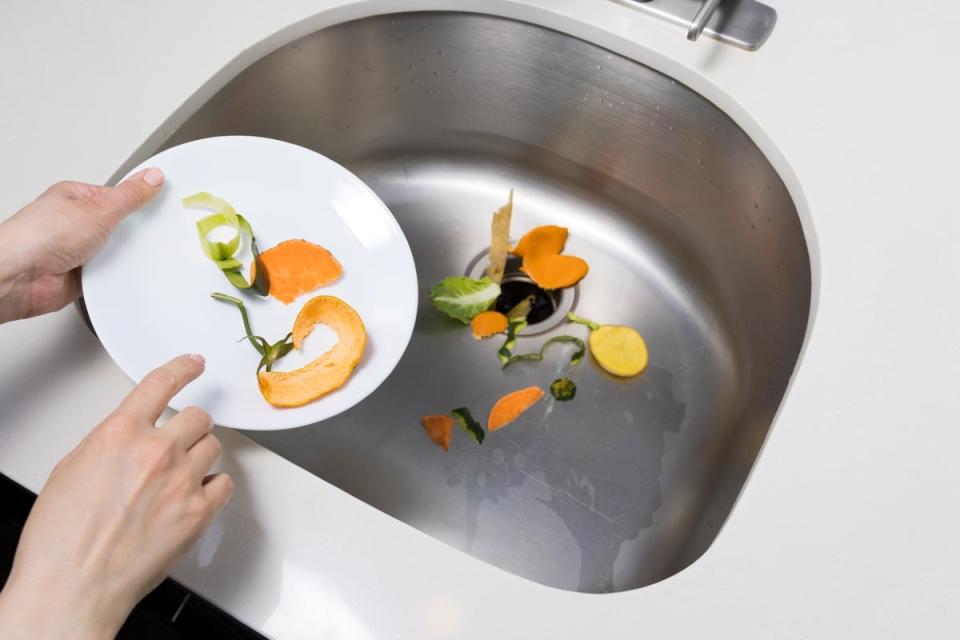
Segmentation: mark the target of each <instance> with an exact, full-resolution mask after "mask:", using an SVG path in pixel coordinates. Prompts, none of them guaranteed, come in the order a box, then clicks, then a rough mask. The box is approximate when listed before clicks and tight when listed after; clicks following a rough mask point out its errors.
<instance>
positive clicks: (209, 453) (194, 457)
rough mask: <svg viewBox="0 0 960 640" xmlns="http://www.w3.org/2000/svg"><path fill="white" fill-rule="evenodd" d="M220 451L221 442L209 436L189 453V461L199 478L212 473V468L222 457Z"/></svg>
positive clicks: (201, 439)
mask: <svg viewBox="0 0 960 640" xmlns="http://www.w3.org/2000/svg"><path fill="white" fill-rule="evenodd" d="M220 449H221V447H220V441H219V440H217V437H216V436H214V435H212V434H207V435H205V436H204V437H202V438H200V440H198V441H197V443H196V444H195V445H193V447H191V448H190V450H189V451H187V461H188V462H189V464H190V466H191V467H192V468H193V470H194V471H195V472H196V474H197V477H198V478H203V477H204V476H206V475H207V474H208V473H210V469H211V467H213V465H214V464H216V462H217V459H218V458H219V457H220Z"/></svg>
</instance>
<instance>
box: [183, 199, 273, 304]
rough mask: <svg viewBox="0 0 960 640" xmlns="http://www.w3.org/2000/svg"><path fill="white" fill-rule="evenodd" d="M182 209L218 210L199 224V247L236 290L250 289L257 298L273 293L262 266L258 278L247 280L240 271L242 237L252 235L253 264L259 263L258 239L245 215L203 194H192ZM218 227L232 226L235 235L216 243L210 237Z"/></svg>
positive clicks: (231, 206) (219, 200)
mask: <svg viewBox="0 0 960 640" xmlns="http://www.w3.org/2000/svg"><path fill="white" fill-rule="evenodd" d="M182 202H183V206H184V207H186V208H188V209H207V210H210V211H215V212H216V213H213V214H211V215H209V216H207V217H205V218H201V219H200V220H198V221H197V235H198V236H199V237H200V246H201V247H202V248H203V252H204V253H205V254H206V256H207V257H208V258H210V259H211V260H213V262H214V263H215V264H216V265H217V267H219V268H220V270H221V271H222V272H223V275H224V276H225V277H226V278H227V280H228V281H229V282H230V284H232V285H233V286H235V287H236V288H237V289H244V290H250V291H253V292H254V293H256V294H257V295H261V296H265V295H267V293H268V292H269V291H270V277H269V275H268V274H269V271H268V270H267V269H266V268H265V267H263V266H262V265H261V268H259V269H257V270H256V271H257V275H256V277H251V278H250V280H249V281H247V280H246V279H245V278H244V277H243V273H242V271H241V269H242V268H243V263H241V262H240V260H238V259H237V258H236V254H237V252H238V251H239V250H240V239H241V235H242V234H244V233H245V234H247V235H248V236H250V251H251V252H252V253H253V264H254V265H256V264H258V263H259V262H260V251H259V249H258V248H257V239H256V237H254V235H253V227H251V226H250V223H249V222H248V221H247V219H246V218H244V217H243V216H242V215H240V214H239V213H237V210H236V209H234V208H233V205H231V204H230V203H229V202H227V201H226V200H224V199H223V198H218V197H217V196H215V195H213V194H212V193H207V192H206V191H201V192H199V193H195V194H193V195H189V196H187V197H186V198H184V199H183V200H182ZM218 227H233V229H234V236H233V237H232V238H231V239H230V240H228V241H226V242H215V241H212V240H210V239H209V238H208V237H207V236H208V235H209V234H210V232H211V231H213V230H214V229H216V228H218Z"/></svg>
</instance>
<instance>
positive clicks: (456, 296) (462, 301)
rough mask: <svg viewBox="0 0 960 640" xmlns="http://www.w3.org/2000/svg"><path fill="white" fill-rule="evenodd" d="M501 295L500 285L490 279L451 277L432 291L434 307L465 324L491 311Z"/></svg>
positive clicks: (442, 281) (431, 297)
mask: <svg viewBox="0 0 960 640" xmlns="http://www.w3.org/2000/svg"><path fill="white" fill-rule="evenodd" d="M499 295H500V285H498V284H497V283H496V282H494V281H493V280H491V279H490V278H483V279H481V280H474V279H473V278H468V277H467V276H450V277H449V278H444V279H443V280H441V281H440V283H439V284H437V285H435V286H434V287H433V288H432V289H430V300H431V301H432V302H433V306H435V307H436V308H437V309H439V310H440V311H442V312H444V313H445V314H447V315H448V316H450V317H451V318H455V319H456V320H459V321H460V322H462V323H464V324H470V321H471V320H473V317H474V316H475V315H477V314H478V313H480V312H481V311H486V310H487V309H489V308H490V305H492V304H493V302H494V300H496V299H497V296H499Z"/></svg>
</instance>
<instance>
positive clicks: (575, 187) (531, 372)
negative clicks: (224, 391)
mask: <svg viewBox="0 0 960 640" xmlns="http://www.w3.org/2000/svg"><path fill="white" fill-rule="evenodd" d="M224 134H251V135H260V136H270V137H274V138H279V139H282V140H288V141H290V142H294V143H297V144H300V145H304V146H307V147H310V148H313V149H316V150H317V151H320V152H321V153H324V154H326V155H328V156H330V157H332V158H334V159H336V160H338V161H339V162H341V163H343V164H345V165H346V166H347V167H349V168H351V169H352V170H353V171H355V172H356V173H358V174H359V175H360V176H361V177H362V178H363V179H364V180H366V181H367V182H368V183H369V184H370V185H371V186H372V187H373V188H374V189H375V190H376V192H377V193H378V194H379V195H380V197H382V198H383V200H384V201H385V202H386V203H387V205H388V206H389V207H390V209H391V210H392V211H393V213H394V214H395V215H396V217H397V219H398V220H399V221H400V224H401V226H402V227H403V230H404V232H405V233H406V234H407V237H408V239H409V241H410V245H411V247H412V248H413V253H414V256H415V258H416V264H417V270H418V275H419V280H420V292H421V302H420V310H419V314H418V317H417V326H416V331H415V334H414V337H413V341H412V342H411V344H410V347H409V349H408V350H407V352H406V355H405V356H404V358H403V360H402V361H401V363H400V364H399V366H398V367H397V369H396V371H395V372H394V374H393V375H392V376H391V377H390V378H389V379H388V380H387V382H386V383H385V384H384V385H383V386H382V387H381V388H380V389H379V390H378V391H377V392H376V393H375V394H374V395H372V396H371V397H370V398H368V399H367V400H366V401H365V402H363V403H362V404H361V405H359V406H357V407H356V408H354V409H352V410H350V411H348V412H347V413H345V414H343V415H341V416H339V417H338V418H335V419H333V420H330V421H328V422H325V423H323V424H318V425H314V426H311V427H306V428H302V429H295V430H290V431H282V432H272V433H269V432H267V433H250V434H248V435H249V436H250V437H251V438H253V439H254V440H256V441H257V442H260V443H261V444H263V445H264V446H266V447H268V448H270V449H272V450H274V451H276V452H277V453H279V454H280V455H282V456H284V457H286V458H288V459H289V460H291V461H293V462H295V463H296V464H298V465H300V466H302V467H304V468H306V469H308V470H309V471H311V472H313V473H315V474H317V475H318V476H320V477H321V478H323V479H325V480H327V481H329V482H331V483H333V484H335V485H337V486H339V487H341V488H343V489H344V490H345V491H347V492H349V493H351V494H353V495H354V496H356V497H357V498H358V499H360V500H364V501H366V502H368V503H369V504H371V505H373V506H374V507H376V508H378V509H380V510H382V511H383V512H384V513H387V514H389V515H391V516H393V517H395V518H399V519H400V520H403V521H405V522H407V523H409V524H410V525H412V526H414V527H417V528H418V529H420V530H422V531H424V532H426V533H427V534H429V535H431V536H433V537H435V538H436V539H438V540H442V541H444V542H446V543H448V544H450V545H453V546H455V547H458V548H460V549H463V550H464V551H466V552H468V553H470V554H472V555H474V556H476V557H477V558H480V559H482V560H485V561H487V562H489V563H491V564H493V565H496V566H499V567H502V568H503V569H505V570H507V571H511V572H513V573H515V574H517V575H520V576H524V577H527V578H529V579H532V580H535V581H538V582H541V583H544V584H547V585H552V586H555V587H560V588H563V589H570V590H577V591H587V592H612V591H622V590H627V589H635V588H638V587H642V586H644V585H648V584H651V583H653V582H656V581H658V580H661V579H663V578H665V577H668V576H670V575H672V574H674V573H676V572H677V571H680V570H681V569H683V568H684V567H686V566H687V565H689V564H690V563H692V562H693V561H695V560H696V559H697V558H698V557H699V556H700V555H701V554H702V553H704V551H705V550H706V549H707V547H708V546H709V545H710V543H711V541H712V540H713V539H714V537H715V535H716V533H717V531H718V530H719V529H720V527H721V526H722V525H723V523H724V521H725V519H726V518H727V515H728V514H729V512H730V509H731V507H732V505H733V503H734V501H735V499H736V497H737V495H738V493H739V492H740V490H741V488H742V486H743V484H744V482H745V480H746V478H747V475H748V472H749V471H750V468H751V466H752V465H753V463H754V460H755V458H756V456H757V455H758V452H759V451H760V447H761V445H762V443H763V440H764V437H765V436H766V433H767V431H768V429H769V428H770V425H771V422H772V420H773V417H774V414H775V412H776V411H777V408H778V406H779V405H780V403H781V401H782V399H783V396H784V392H785V389H786V386H787V382H788V379H789V377H790V375H791V373H792V371H793V369H794V367H795V365H796V362H797V356H798V353H799V351H800V347H801V343H802V341H803V336H804V333H805V330H806V324H807V317H808V313H809V305H810V259H809V256H808V253H807V247H806V244H805V241H804V235H803V232H802V229H801V225H800V221H799V219H798V216H797V212H796V209H795V207H794V203H793V202H792V200H791V198H790V196H789V195H788V193H787V190H786V189H785V187H784V185H783V182H782V181H781V179H780V177H779V176H778V175H777V173H776V172H775V171H774V169H773V168H772V167H771V165H770V163H769V162H768V161H767V159H766V158H765V157H764V155H763V154H762V153H761V152H760V150H759V149H758V148H757V146H756V145H755V144H754V143H753V142H752V141H751V140H750V138H749V137H748V136H747V135H746V134H745V133H744V132H743V131H742V130H741V129H740V128H739V127H738V126H737V125H736V124H735V123H734V122H733V120H731V119H730V118H729V117H728V116H726V115H725V114H724V113H723V112H721V111H720V110H719V109H717V108H716V107H715V106H714V105H713V104H711V103H710V102H708V101H707V100H706V99H704V98H703V97H701V96H700V95H698V94H696V93H694V92H693V91H691V90H690V89H689V88H687V87H686V86H684V85H682V84H678V83H677V82H676V81H674V80H672V79H671V78H669V77H667V76H665V75H662V74H661V73H658V72H657V71H654V70H652V69H650V68H648V67H646V66H644V65H642V64H638V63H636V62H633V61H631V60H628V59H625V58H623V57H620V56H618V55H615V54H613V53H611V52H609V51H606V50H604V49H601V48H598V47H597V46H594V45H592V44H590V43H587V42H584V41H581V40H577V39H575V38H572V37H569V36H567V35H563V34H560V33H557V32H554V31H550V30H547V29H544V28H540V27H537V26H534V25H530V24H525V23H520V22H514V21H510V20H505V19H499V18H493V17H488V16H483V15H475V14H447V13H427V14H403V15H388V16H381V17H376V18H370V19H365V20H361V21H358V22H351V23H347V24H342V25H338V26H335V27H332V28H328V29H324V30H322V31H320V32H318V33H315V34H312V35H309V36H307V37H305V38H302V39H300V40H298V41H296V42H294V43H292V44H290V45H288V46H285V47H283V48H282V49H280V50H278V51H276V52H274V53H272V54H270V55H268V56H266V57H265V58H263V59H261V60H260V61H258V62H256V63H255V64H253V65H252V66H250V67H249V68H248V69H246V70H245V71H243V72H242V73H240V74H239V75H238V76H237V77H236V78H235V79H233V80H232V81H231V82H229V83H228V84H227V85H226V86H225V87H224V88H223V89H222V90H220V91H219V92H218V93H217V94H216V95H215V96H213V97H212V98H211V99H210V100H209V101H208V102H207V103H206V104H204V105H203V106H202V107H201V108H200V109H199V110H198V111H196V113H194V114H193V115H192V116H191V117H190V118H189V119H188V120H187V121H186V123H185V124H183V125H182V126H181V127H180V128H179V129H178V130H177V131H176V132H175V133H173V135H172V136H170V138H169V139H168V140H167V141H166V142H165V143H164V146H171V145H174V144H178V143H181V142H184V141H187V140H191V139H195V138H200V137H205V136H213V135H224ZM155 150H156V149H145V150H142V151H143V153H149V152H152V151H155ZM141 155H142V154H141ZM511 188H512V189H514V190H515V193H516V206H515V213H514V222H513V232H514V235H515V236H519V235H520V234H521V233H522V232H523V231H524V230H526V229H528V228H530V227H532V226H534V225H537V224H547V223H554V224H561V225H565V226H567V227H569V228H570V234H571V237H570V241H569V244H568V250H567V252H568V253H570V254H573V255H579V256H583V257H584V258H586V259H587V261H588V262H589V263H590V266H591V269H590V274H589V276H588V277H587V278H586V279H585V280H584V281H583V282H582V284H581V285H580V286H579V287H578V288H577V289H576V290H573V291H566V292H564V293H563V296H562V298H563V299H562V300H557V301H555V302H556V303H557V304H558V305H559V306H560V307H573V308H575V309H576V311H577V312H579V313H581V314H582V315H585V316H588V317H591V318H593V319H596V320H599V321H602V322H609V323H620V324H629V325H632V326H634V327H637V328H638V329H639V330H640V331H641V332H642V333H643V334H644V336H645V337H646V339H647V341H648V343H649V346H650V351H651V361H650V367H649V369H648V370H647V371H646V372H645V373H644V374H643V375H642V376H640V377H638V378H636V379H631V380H619V379H614V378H612V377H610V376H608V375H605V374H604V373H602V372H601V370H600V369H599V368H598V367H597V366H596V365H595V363H594V362H592V361H591V360H589V359H588V360H585V361H584V362H583V364H581V365H580V366H579V367H578V368H576V369H574V370H572V372H571V371H570V370H569V367H568V366H567V365H565V363H566V362H567V360H568V357H569V352H566V353H565V352H564V351H563V349H557V350H556V351H554V352H551V353H550V355H549V356H548V358H547V360H546V361H545V362H543V363H540V364H536V363H522V364H518V365H516V366H514V367H513V368H511V369H509V370H507V371H506V372H502V371H501V370H500V367H499V366H498V362H497V359H496V355H495V353H496V349H497V347H498V342H499V341H497V340H492V341H486V342H477V341H475V340H474V339H473V338H472V337H471V336H470V333H469V331H467V330H465V329H464V327H463V326H462V325H459V324H457V323H455V322H453V321H450V320H448V319H446V318H445V317H443V316H442V315H440V314H439V313H438V312H436V311H435V310H434V309H433V308H432V307H431V305H430V302H429V300H428V297H427V290H428V289H429V287H430V286H431V285H432V284H434V283H435V282H437V281H438V280H440V279H441V278H443V277H444V276H447V275H453V274H463V273H466V272H468V271H469V270H470V269H476V268H477V264H482V260H483V250H484V249H485V247H486V244H487V242H488V233H489V225H490V215H491V213H492V212H493V211H494V210H495V209H496V208H497V207H499V206H500V205H502V204H503V203H504V202H505V201H506V198H507V194H508V191H509V190H510V189H511ZM318 240H319V241H320V242H322V240H323V239H322V238H319V239H318ZM477 260H480V261H481V262H479V263H478V262H477ZM548 312H549V310H548ZM561 315H562V314H560V313H555V314H553V316H550V317H548V318H547V319H546V320H545V321H544V322H542V323H540V324H538V325H534V326H532V327H531V329H530V330H529V331H528V333H527V335H525V336H524V337H523V338H521V339H520V341H519V344H518V350H520V351H530V350H534V349H537V348H539V345H540V344H541V343H542V341H543V340H544V339H546V338H547V337H549V336H551V335H557V334H562V333H574V334H577V335H583V331H584V330H583V328H582V327H572V326H569V325H567V324H566V323H564V322H562V317H560V316H561ZM564 372H566V373H568V374H569V375H571V376H572V377H573V378H574V380H575V381H576V383H577V385H578V387H579V391H578V394H577V397H576V399H575V400H574V401H572V402H568V403H560V402H554V401H545V402H542V403H540V404H539V405H538V406H537V407H536V408H535V409H534V410H533V411H531V412H530V413H529V414H528V415H527V416H526V417H524V418H523V419H522V420H520V421H519V422H518V423H516V424H513V425H511V426H509V427H508V428H506V429H504V430H503V431H500V432H497V433H493V434H490V435H489V436H488V438H487V441H486V442H485V443H484V444H483V445H482V446H477V445H476V444H474V443H473V442H472V441H471V440H470V439H469V438H468V437H466V435H465V434H462V433H460V432H457V433H456V434H455V438H454V443H453V446H452V447H451V450H450V451H449V453H446V454H445V453H444V452H443V451H442V450H441V449H439V448H437V447H436V446H434V445H433V444H431V443H430V441H429V440H428V439H427V438H426V437H425V435H424V432H423V429H422V428H421V427H420V424H419V418H420V416H421V415H423V414H427V413H436V412H440V413H442V412H446V411H448V410H450V409H452V408H454V407H458V406H461V405H467V406H469V407H472V409H473V410H474V412H475V413H476V414H477V415H478V416H481V417H485V415H486V412H487V411H488V410H489V407H490V406H491V404H492V402H493V401H494V399H495V398H496V397H498V396H499V395H501V394H502V393H504V392H506V391H509V390H513V389H516V388H519V387H521V386H525V385H530V384H537V385H540V386H542V387H546V385H548V384H549V383H550V381H551V380H553V379H554V378H556V377H558V376H559V375H561V374H562V373H564ZM304 508H312V507H311V506H310V505H304ZM329 526H331V527H334V526H338V525H337V523H336V522H331V523H330V525H329Z"/></svg>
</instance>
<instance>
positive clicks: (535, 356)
mask: <svg viewBox="0 0 960 640" xmlns="http://www.w3.org/2000/svg"><path fill="white" fill-rule="evenodd" d="M554 343H560V344H575V345H577V350H576V351H575V352H574V354H573V355H572V356H570V364H571V365H573V366H577V365H578V364H580V362H581V361H582V360H583V356H584V354H586V352H587V345H586V344H584V342H583V340H581V339H580V338H578V337H576V336H554V337H552V338H550V339H549V340H547V341H546V342H544V343H543V346H542V347H540V351H539V352H537V351H534V352H533V353H521V354H517V355H512V356H510V357H508V358H507V361H506V362H504V363H503V368H504V369H506V368H507V367H509V366H510V365H511V364H513V363H514V362H521V361H536V362H539V361H541V360H543V354H544V353H546V351H547V348H548V347H549V346H550V345H551V344H554Z"/></svg>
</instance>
